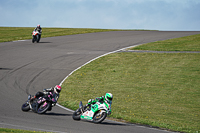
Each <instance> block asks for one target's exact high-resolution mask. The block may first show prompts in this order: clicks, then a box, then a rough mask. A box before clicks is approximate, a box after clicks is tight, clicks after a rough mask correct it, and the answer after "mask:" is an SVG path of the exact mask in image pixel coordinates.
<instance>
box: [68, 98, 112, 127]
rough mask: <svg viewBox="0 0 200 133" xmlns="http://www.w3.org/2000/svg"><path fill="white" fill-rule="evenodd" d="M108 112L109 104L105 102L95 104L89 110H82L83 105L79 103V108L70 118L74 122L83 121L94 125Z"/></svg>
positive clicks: (109, 109)
mask: <svg viewBox="0 0 200 133" xmlns="http://www.w3.org/2000/svg"><path fill="white" fill-rule="evenodd" d="M110 111H111V104H109V103H108V102H106V101H105V102H104V103H100V102H96V103H95V104H93V105H91V107H90V108H89V109H88V108H86V109H84V107H83V103H82V101H80V103H79V108H78V109H77V110H76V111H75V112H74V113H73V115H72V118H73V119H74V120H81V119H85V120H89V121H92V122H94V123H101V122H102V121H103V120H104V119H105V118H106V117H107V115H109V114H110Z"/></svg>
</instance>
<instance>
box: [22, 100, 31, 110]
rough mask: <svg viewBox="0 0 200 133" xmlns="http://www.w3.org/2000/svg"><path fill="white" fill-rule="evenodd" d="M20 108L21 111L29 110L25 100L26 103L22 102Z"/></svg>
mask: <svg viewBox="0 0 200 133" xmlns="http://www.w3.org/2000/svg"><path fill="white" fill-rule="evenodd" d="M21 109H22V111H25V112H27V111H29V110H30V105H29V104H28V103H27V102H26V103H24V104H23V105H22V107H21Z"/></svg>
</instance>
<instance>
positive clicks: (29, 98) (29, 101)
mask: <svg viewBox="0 0 200 133" xmlns="http://www.w3.org/2000/svg"><path fill="white" fill-rule="evenodd" d="M27 103H28V104H29V106H30V109H31V110H32V109H33V108H32V106H31V95H29V96H28V101H27Z"/></svg>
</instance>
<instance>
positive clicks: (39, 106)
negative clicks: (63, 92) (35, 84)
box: [21, 95, 52, 114]
mask: <svg viewBox="0 0 200 133" xmlns="http://www.w3.org/2000/svg"><path fill="white" fill-rule="evenodd" d="M51 108H52V100H51V98H50V95H43V96H41V97H39V98H33V97H31V95H29V96H28V100H27V101H26V102H25V103H24V104H23V105H22V107H21V109H22V111H25V112H27V111H29V110H32V111H33V112H35V113H38V114H43V113H45V112H47V111H50V110H51Z"/></svg>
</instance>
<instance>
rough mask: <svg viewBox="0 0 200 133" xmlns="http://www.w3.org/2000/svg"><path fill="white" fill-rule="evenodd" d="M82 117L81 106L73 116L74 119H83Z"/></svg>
mask: <svg viewBox="0 0 200 133" xmlns="http://www.w3.org/2000/svg"><path fill="white" fill-rule="evenodd" d="M80 117H81V109H80V108H79V109H77V110H76V111H75V112H74V113H73V115H72V118H73V119H74V120H77V121H79V120H80V119H81V118H80Z"/></svg>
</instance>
